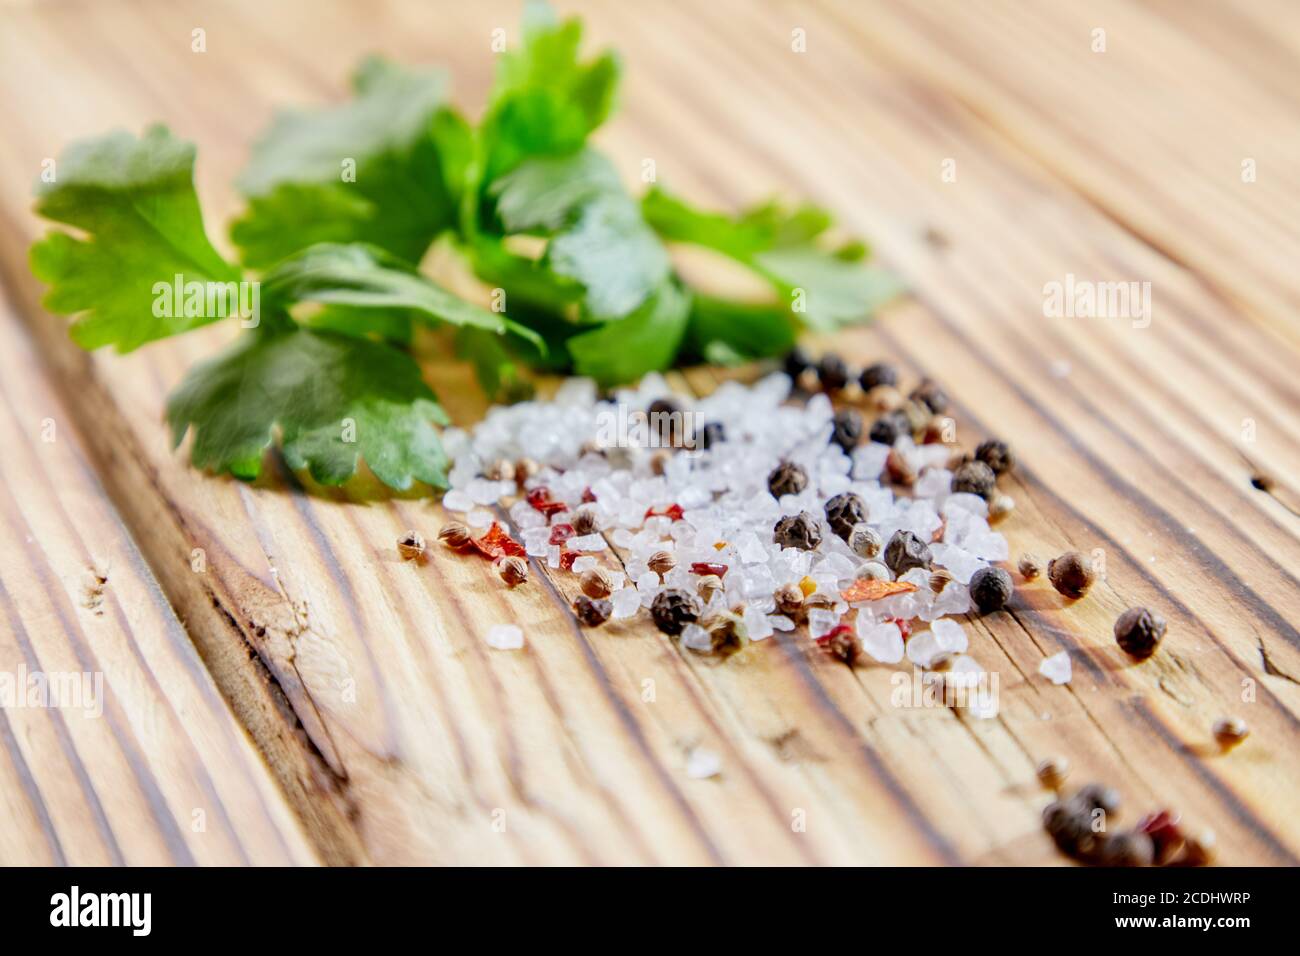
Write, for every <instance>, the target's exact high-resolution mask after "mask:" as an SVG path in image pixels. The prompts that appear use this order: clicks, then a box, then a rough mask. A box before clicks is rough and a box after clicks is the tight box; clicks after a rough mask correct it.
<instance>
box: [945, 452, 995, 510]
mask: <svg viewBox="0 0 1300 956" xmlns="http://www.w3.org/2000/svg"><path fill="white" fill-rule="evenodd" d="M997 480H998V476H997V475H995V474H993V469H992V468H990V467H989V466H988V465H986V464H984V462H982V461H968V462H964V463H962V464H961V465H958V466H957V470H956V471H954V472H953V473H952V493H953V494H955V495H956V494H963V493H964V494H968V495H979V496H980V497H981V498H983V499H984V500H985V501H987V500H988V499H989V498H990V497H992V495H993V492H994V491H995V490H996V489H997Z"/></svg>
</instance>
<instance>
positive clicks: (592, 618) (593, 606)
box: [573, 594, 614, 627]
mask: <svg viewBox="0 0 1300 956" xmlns="http://www.w3.org/2000/svg"><path fill="white" fill-rule="evenodd" d="M613 610H614V605H612V604H610V603H609V602H608V601H606V600H604V599H602V598H591V597H588V596H587V595H585V594H579V595H578V596H577V597H576V598H574V599H573V616H574V617H576V618H577V619H578V622H579V623H580V624H582V626H583V627H600V626H601V625H602V624H604V623H605V622H606V621H608V620H609V615H610V614H611V613H613Z"/></svg>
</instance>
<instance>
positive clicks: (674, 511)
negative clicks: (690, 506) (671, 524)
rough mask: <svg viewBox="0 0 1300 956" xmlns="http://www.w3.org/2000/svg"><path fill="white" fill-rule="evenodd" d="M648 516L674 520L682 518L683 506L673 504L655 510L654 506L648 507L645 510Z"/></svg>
mask: <svg viewBox="0 0 1300 956" xmlns="http://www.w3.org/2000/svg"><path fill="white" fill-rule="evenodd" d="M645 516H646V517H647V518H672V519H673V520H674V521H681V520H682V506H681V505H679V504H671V505H669V506H668V507H667V508H665V509H664V510H663V511H655V510H654V509H653V508H647V509H646V512H645Z"/></svg>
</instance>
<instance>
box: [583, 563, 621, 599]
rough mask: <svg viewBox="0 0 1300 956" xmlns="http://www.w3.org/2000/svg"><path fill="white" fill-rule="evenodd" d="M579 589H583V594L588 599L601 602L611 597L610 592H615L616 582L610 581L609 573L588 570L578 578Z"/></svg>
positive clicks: (599, 570)
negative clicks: (600, 600) (602, 599)
mask: <svg viewBox="0 0 1300 956" xmlns="http://www.w3.org/2000/svg"><path fill="white" fill-rule="evenodd" d="M578 587H580V588H582V593H583V594H585V595H587V597H589V598H594V599H597V600H599V599H600V598H607V597H609V595H610V592H611V591H613V590H614V582H613V581H611V580H610V578H609V573H608V572H606V571H605V570H603V569H601V568H588V569H587V570H586V571H583V572H582V575H581V577H579V578H578Z"/></svg>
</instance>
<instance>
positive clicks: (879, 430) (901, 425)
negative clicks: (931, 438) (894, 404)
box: [867, 411, 911, 445]
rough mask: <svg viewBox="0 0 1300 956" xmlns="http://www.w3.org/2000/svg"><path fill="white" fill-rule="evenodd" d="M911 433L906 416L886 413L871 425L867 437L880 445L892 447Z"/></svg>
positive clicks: (900, 413) (899, 413) (895, 412)
mask: <svg viewBox="0 0 1300 956" xmlns="http://www.w3.org/2000/svg"><path fill="white" fill-rule="evenodd" d="M910 431H911V426H910V425H909V424H908V421H907V416H906V415H904V414H903V413H902V412H897V411H894V412H886V413H885V414H883V415H881V416H880V417H879V418H877V419H876V420H875V421H874V422H872V424H871V430H870V431H869V432H868V433H867V437H868V438H870V439H871V440H872V441H874V442H879V443H880V444H882V445H892V444H894V442H896V441H898V439H899V438H901V437H902V436H903V435H905V434H908V433H909V432H910Z"/></svg>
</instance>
